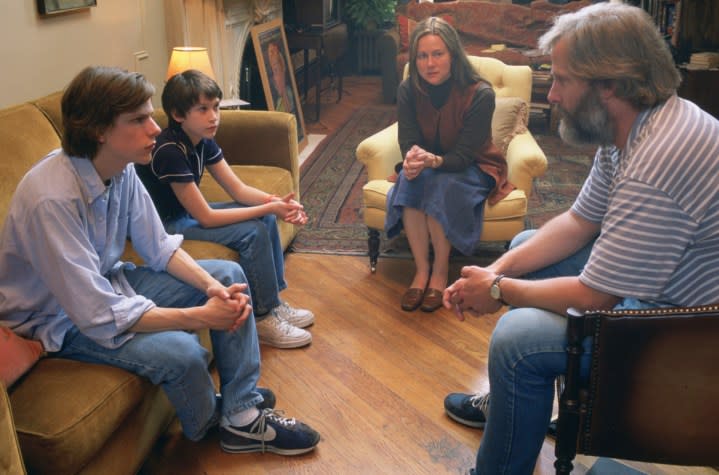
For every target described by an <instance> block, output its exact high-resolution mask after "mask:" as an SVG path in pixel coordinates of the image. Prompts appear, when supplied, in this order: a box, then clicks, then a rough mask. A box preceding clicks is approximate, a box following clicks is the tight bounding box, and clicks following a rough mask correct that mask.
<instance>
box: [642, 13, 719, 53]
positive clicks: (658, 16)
mask: <svg viewBox="0 0 719 475" xmlns="http://www.w3.org/2000/svg"><path fill="white" fill-rule="evenodd" d="M630 3H633V4H635V5H637V6H640V7H641V8H643V9H644V10H646V11H647V12H648V13H649V15H651V17H652V18H653V19H654V21H655V23H656V24H657V26H658V27H659V30H660V31H661V32H662V34H664V35H665V38H666V39H667V41H669V43H670V44H671V46H672V47H673V48H674V53H675V59H676V60H677V62H678V63H684V62H687V61H688V60H689V57H690V56H691V54H692V53H696V52H700V51H719V2H717V1H715V0H632V1H630Z"/></svg>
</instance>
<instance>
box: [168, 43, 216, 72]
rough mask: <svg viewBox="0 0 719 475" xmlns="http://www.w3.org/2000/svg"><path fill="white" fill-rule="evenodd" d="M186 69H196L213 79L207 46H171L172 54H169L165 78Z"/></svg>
mask: <svg viewBox="0 0 719 475" xmlns="http://www.w3.org/2000/svg"><path fill="white" fill-rule="evenodd" d="M188 69H197V70H199V71H202V72H203V73H205V74H206V75H208V76H210V77H211V78H212V79H215V73H214V72H213V71H212V64H210V55H209V54H208V53H207V48H201V47H197V46H177V47H175V48H172V56H170V64H169V66H168V67H167V77H166V78H165V80H168V79H170V78H171V77H172V76H174V75H175V74H179V73H181V72H183V71H187V70H188Z"/></svg>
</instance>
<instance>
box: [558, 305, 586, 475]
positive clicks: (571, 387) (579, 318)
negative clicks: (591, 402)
mask: <svg viewBox="0 0 719 475" xmlns="http://www.w3.org/2000/svg"><path fill="white" fill-rule="evenodd" d="M567 320H568V321H567V337H568V342H567V375H566V380H565V387H564V391H562V395H561V397H560V398H559V418H558V420H557V441H556V445H555V447H554V455H555V456H556V457H557V459H556V460H555V462H554V468H555V469H556V474H557V475H569V474H570V473H572V469H573V468H574V465H573V464H572V461H573V460H574V457H575V455H576V454H577V434H578V433H579V411H580V402H579V362H580V358H581V356H582V353H583V351H584V350H583V348H582V339H583V324H584V316H583V315H573V314H572V312H571V311H570V313H569V315H568V316H567Z"/></svg>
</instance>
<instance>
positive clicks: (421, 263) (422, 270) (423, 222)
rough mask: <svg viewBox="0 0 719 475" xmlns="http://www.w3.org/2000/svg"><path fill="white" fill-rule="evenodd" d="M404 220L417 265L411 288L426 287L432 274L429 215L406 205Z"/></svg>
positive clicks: (403, 214)
mask: <svg viewBox="0 0 719 475" xmlns="http://www.w3.org/2000/svg"><path fill="white" fill-rule="evenodd" d="M402 221H403V222H404V230H405V233H406V234H407V241H409V247H410V249H411V251H412V257H413V258H414V265H415V267H416V271H415V275H414V279H413V280H412V284H411V285H410V288H418V289H424V288H425V286H426V285H427V282H428V281H429V276H430V265H429V230H428V228H427V215H426V214H424V213H423V212H422V211H420V210H418V209H415V208H409V207H406V206H405V207H404V209H403V210H402Z"/></svg>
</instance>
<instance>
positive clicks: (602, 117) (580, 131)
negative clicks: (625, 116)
mask: <svg viewBox="0 0 719 475" xmlns="http://www.w3.org/2000/svg"><path fill="white" fill-rule="evenodd" d="M559 112H560V114H561V120H560V122H559V136H560V137H561V138H562V140H564V141H565V142H567V143H568V144H571V145H610V144H612V143H613V142H614V122H613V121H612V119H611V117H609V112H608V111H607V108H606V107H604V105H603V104H602V103H601V101H600V100H599V95H598V93H597V92H596V91H589V92H587V94H585V95H584V97H583V98H582V100H581V101H580V102H579V104H578V105H577V107H576V109H575V110H574V112H569V111H568V110H566V109H561V108H560V109H559Z"/></svg>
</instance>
